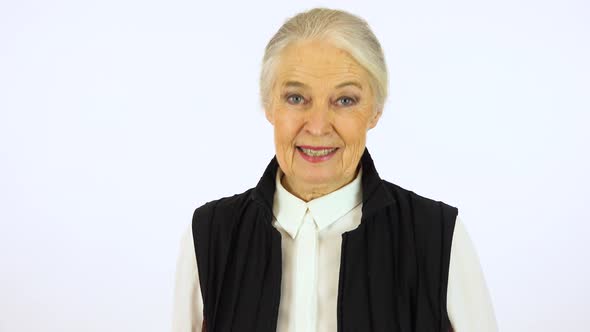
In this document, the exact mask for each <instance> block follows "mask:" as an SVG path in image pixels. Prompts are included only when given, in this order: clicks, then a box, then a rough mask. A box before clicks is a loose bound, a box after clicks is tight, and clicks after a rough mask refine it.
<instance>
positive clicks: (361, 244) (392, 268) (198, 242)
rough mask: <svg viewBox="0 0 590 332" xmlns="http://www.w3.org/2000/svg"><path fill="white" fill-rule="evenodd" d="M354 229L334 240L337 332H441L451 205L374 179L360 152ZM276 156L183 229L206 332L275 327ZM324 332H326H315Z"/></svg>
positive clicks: (445, 324) (265, 331)
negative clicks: (337, 249)
mask: <svg viewBox="0 0 590 332" xmlns="http://www.w3.org/2000/svg"><path fill="white" fill-rule="evenodd" d="M360 162H361V164H362V167H363V176H362V185H361V186H362V191H363V206H362V218H361V223H360V225H359V226H358V227H357V228H356V229H354V230H352V231H349V232H346V233H344V234H343V235H342V252H341V261H340V277H339V285H338V308H337V321H338V331H339V332H353V331H356V332H366V331H400V332H401V331H403V332H413V331H416V332H443V331H444V332H448V331H449V330H450V322H449V318H448V315H447V307H446V302H447V281H448V273H449V260H450V251H451V240H452V236H453V229H454V226H455V219H456V217H457V213H458V211H457V208H455V207H452V206H449V205H447V204H445V203H443V202H440V201H434V200H431V199H428V198H425V197H422V196H419V195H417V194H415V193H413V192H411V191H409V190H406V189H403V188H401V187H399V186H397V185H395V184H392V183H389V182H387V181H385V180H382V179H381V178H380V177H379V175H378V173H377V171H376V169H375V166H374V164H373V160H372V158H371V156H370V154H369V151H368V150H367V149H365V151H364V153H363V156H362V158H361V161H360ZM277 169H278V163H277V161H276V157H274V158H273V159H272V160H271V161H270V163H269V164H268V166H267V168H266V170H265V171H264V174H263V175H262V178H261V179H260V181H259V182H258V184H257V185H256V187H254V188H251V189H249V190H247V191H246V192H244V193H241V194H237V195H234V196H231V197H225V198H221V199H218V200H214V201H211V202H208V203H206V204H204V205H202V206H200V207H199V208H197V209H196V210H195V212H194V215H193V223H192V231H193V239H194V243H195V252H196V257H197V264H198V270H199V278H200V285H201V291H202V295H203V303H204V320H205V323H206V330H207V332H225V331H228V332H229V331H253V332H254V331H255V332H270V331H276V327H277V317H278V309H279V301H280V297H281V270H282V269H281V264H282V263H281V234H280V233H279V231H278V230H277V229H275V228H274V227H273V226H272V218H273V216H272V204H273V195H274V190H275V176H276V172H277ZM321 332H328V331H321Z"/></svg>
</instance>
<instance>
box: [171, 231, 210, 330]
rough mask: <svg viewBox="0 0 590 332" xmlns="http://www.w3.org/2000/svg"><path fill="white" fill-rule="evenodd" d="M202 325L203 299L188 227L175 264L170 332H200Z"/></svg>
mask: <svg viewBox="0 0 590 332" xmlns="http://www.w3.org/2000/svg"><path fill="white" fill-rule="evenodd" d="M202 324H203V298H202V296H201V287H200V284H199V273H198V269H197V260H196V258H195V245H194V242H193V232H192V225H190V227H188V229H187V230H186V231H185V232H184V233H183V235H182V239H181V241H180V253H179V255H178V260H177V263H176V282H175V286H174V303H173V313H172V332H201V328H202Z"/></svg>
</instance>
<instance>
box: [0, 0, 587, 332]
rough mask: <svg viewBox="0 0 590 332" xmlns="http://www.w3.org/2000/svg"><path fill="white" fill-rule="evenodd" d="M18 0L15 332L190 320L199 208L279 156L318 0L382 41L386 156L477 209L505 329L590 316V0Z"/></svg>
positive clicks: (6, 299)
mask: <svg viewBox="0 0 590 332" xmlns="http://www.w3.org/2000/svg"><path fill="white" fill-rule="evenodd" d="M0 1H1V2H0V331H1V332H29V331H51V332H53V331H55V332H74V331H86V332H92V331H113V332H119V331H121V332H123V331H153V332H156V331H158V332H159V331H169V330H170V320H171V319H170V318H171V310H172V291H173V287H174V284H173V282H174V272H175V265H176V258H177V254H178V250H179V247H178V246H179V241H180V236H181V233H182V232H183V231H184V230H185V229H186V228H187V227H189V225H190V222H191V217H192V212H193V210H194V208H196V207H197V206H199V205H201V204H203V203H205V202H207V201H209V200H213V199H216V198H219V197H222V196H227V195H232V194H235V193H239V192H242V191H244V190H246V189H248V188H250V187H252V186H254V185H255V184H256V183H257V181H258V179H259V178H260V176H261V175H262V171H263V170H264V167H265V166H266V164H267V163H268V161H269V160H270V159H271V158H272V156H273V153H274V150H273V149H274V146H273V139H272V135H273V134H272V127H271V126H270V124H268V123H267V122H266V120H265V118H264V116H263V113H262V110H261V107H260V106H259V102H258V74H259V69H260V61H261V58H262V54H263V50H264V46H265V45H266V43H267V41H268V40H269V39H270V37H271V36H272V35H273V34H274V32H275V31H276V30H277V29H278V28H279V26H280V25H281V24H282V23H283V22H284V20H285V19H287V18H288V17H290V16H292V15H294V14H296V13H298V12H300V11H302V10H305V9H309V8H312V7H315V6H327V7H331V8H340V9H345V10H348V11H350V12H352V13H355V14H358V15H360V16H361V17H363V18H365V19H366V20H367V21H368V22H369V24H370V25H371V26H372V28H373V30H374V31H375V33H376V35H377V37H378V38H379V39H380V41H381V43H382V45H383V48H384V51H385V54H386V59H387V63H388V67H389V71H390V79H391V82H390V98H389V100H388V102H387V104H386V107H385V113H384V116H383V117H382V119H381V121H380V123H379V125H378V126H377V127H376V128H375V129H374V130H372V131H370V133H369V138H368V143H367V144H368V147H369V148H370V150H371V153H372V155H373V157H374V159H375V162H376V166H377V169H378V171H379V172H380V175H381V176H382V177H383V178H385V179H387V180H389V181H391V182H394V183H396V184H398V185H400V186H402V187H404V188H406V189H410V190H413V191H415V192H417V193H418V194H421V195H423V196H426V197H430V198H433V199H437V200H442V201H445V202H446V203H449V204H451V205H454V206H457V207H458V208H459V210H460V213H461V215H462V219H463V220H464V223H465V225H466V227H467V229H468V231H469V233H470V235H471V237H472V239H473V241H474V243H475V245H476V248H477V250H478V254H479V256H480V260H481V263H482V267H483V269H484V273H485V276H486V279H487V282H488V286H489V288H490V291H491V294H492V298H493V301H494V306H495V311H496V315H497V319H498V323H499V326H500V329H501V331H510V332H520V331H536V332H540V331H569V332H571V331H588V326H590V309H589V308H590V307H589V306H588V297H589V296H590V290H589V286H588V280H590V268H589V267H588V262H589V261H590V257H589V256H590V255H589V251H590V250H589V247H588V244H587V241H588V238H589V237H590V227H589V226H588V222H590V212H589V211H590V210H589V207H590V189H589V188H590V176H589V175H588V171H589V170H590V158H589V151H590V134H589V131H588V129H589V125H590V116H589V112H590V101H589V92H590V64H589V61H588V59H590V45H589V41H590V39H589V38H588V34H589V32H590V4H589V3H588V2H585V1H582V0H580V1H572V0H565V1H564V0H553V1H533V0H496V1H467V0H465V1H460V0H450V1H444V2H441V1H434V0H425V1H393V2H391V1H390V2H385V1H332V2H330V1H325V2H314V1H297V2H295V1H293V2H278V1H267V2H262V1H250V2H245V1H244V2H237V1H236V2H234V3H228V2H227V1H213V2H207V3H205V2H197V1H182V0H172V1H133V0H117V1H114V0H106V1H105V0H103V1H98V0H92V1H73V0H71V1H64V0H55V1H39V0H23V1H8V0H0ZM459 332H463V331H459Z"/></svg>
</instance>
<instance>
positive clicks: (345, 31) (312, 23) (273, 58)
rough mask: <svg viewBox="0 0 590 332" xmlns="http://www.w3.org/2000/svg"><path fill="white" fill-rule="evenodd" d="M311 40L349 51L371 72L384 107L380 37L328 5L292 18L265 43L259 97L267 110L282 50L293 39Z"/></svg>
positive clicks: (363, 23) (377, 97) (377, 100)
mask: <svg viewBox="0 0 590 332" xmlns="http://www.w3.org/2000/svg"><path fill="white" fill-rule="evenodd" d="M309 39H322V40H326V41H329V42H330V43H332V44H333V45H334V46H336V47H338V48H340V49H342V50H344V51H346V52H348V53H349V54H350V55H351V56H352V58H353V59H354V60H356V61H357V62H358V63H359V64H360V65H361V66H362V67H363V68H364V69H365V70H366V71H367V72H368V74H369V76H370V78H371V85H372V89H373V93H374V95H375V104H376V109H378V110H382V109H383V106H384V104H385V100H386V98H387V84H388V82H387V66H386V64H385V57H384V55H383V50H382V49H381V44H380V43H379V40H377V37H376V36H375V34H374V33H373V31H371V28H370V27H369V25H368V24H367V22H366V21H365V20H363V19H362V18H360V17H358V16H355V15H353V14H350V13H348V12H345V11H342V10H335V9H328V8H314V9H311V10H308V11H306V12H302V13H299V14H297V15H295V16H293V17H291V18H290V19H288V20H287V21H286V22H285V23H284V24H283V25H282V26H281V28H280V29H279V30H278V31H277V33H276V34H275V35H274V36H273V37H272V38H271V39H270V41H269V42H268V44H267V45H266V49H265V51H264V57H263V60H262V70H261V73H260V97H261V103H262V106H263V107H264V108H265V109H266V108H267V107H269V105H270V93H271V88H272V85H273V83H274V80H275V72H274V71H275V66H276V63H277V59H278V58H279V56H280V54H281V52H282V51H283V50H284V49H285V48H286V47H287V46H288V45H290V44H291V43H293V42H296V41H301V40H309Z"/></svg>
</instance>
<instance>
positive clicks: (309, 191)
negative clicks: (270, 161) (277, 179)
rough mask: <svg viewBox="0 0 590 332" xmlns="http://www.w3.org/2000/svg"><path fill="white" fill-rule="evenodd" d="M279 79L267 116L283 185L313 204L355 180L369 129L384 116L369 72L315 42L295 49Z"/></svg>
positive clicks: (284, 59) (281, 65) (281, 64)
mask: <svg viewBox="0 0 590 332" xmlns="http://www.w3.org/2000/svg"><path fill="white" fill-rule="evenodd" d="M275 78H276V80H275V81H274V85H273V87H272V90H271V99H270V100H271V102H270V104H269V106H268V108H267V109H266V117H267V119H268V120H269V121H270V122H271V123H272V124H273V126H274V137H275V149H276V155H277V161H278V163H279V165H280V167H281V170H282V171H283V172H284V173H285V178H283V184H284V185H285V186H286V187H287V189H288V190H290V191H292V192H293V191H294V192H293V193H294V194H296V195H297V196H299V197H300V198H302V199H304V200H310V199H313V198H315V197H319V196H322V195H325V194H327V193H330V192H332V191H334V190H337V189H338V188H340V187H342V186H344V185H346V184H347V183H349V182H350V181H352V179H353V178H354V177H355V175H356V169H357V165H358V163H359V160H360V158H361V156H362V154H363V152H364V149H365V142H366V134H367V131H368V130H369V129H371V128H373V127H374V126H375V125H376V124H377V122H378V120H379V117H380V115H381V110H375V101H374V95H373V91H372V89H371V87H370V83H369V82H370V81H369V79H370V78H369V75H368V73H367V72H366V70H365V69H364V68H363V67H361V66H360V65H359V64H358V63H357V62H356V61H355V60H354V59H353V58H352V57H351V56H350V55H349V54H348V53H347V52H345V51H343V50H341V49H339V48H336V47H334V46H332V45H331V44H330V43H327V42H323V41H317V40H314V41H304V42H298V43H294V44H292V45H289V46H288V47H287V48H286V49H285V50H284V51H283V53H282V54H281V56H280V57H279V61H278V63H277V68H276V77H275Z"/></svg>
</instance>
